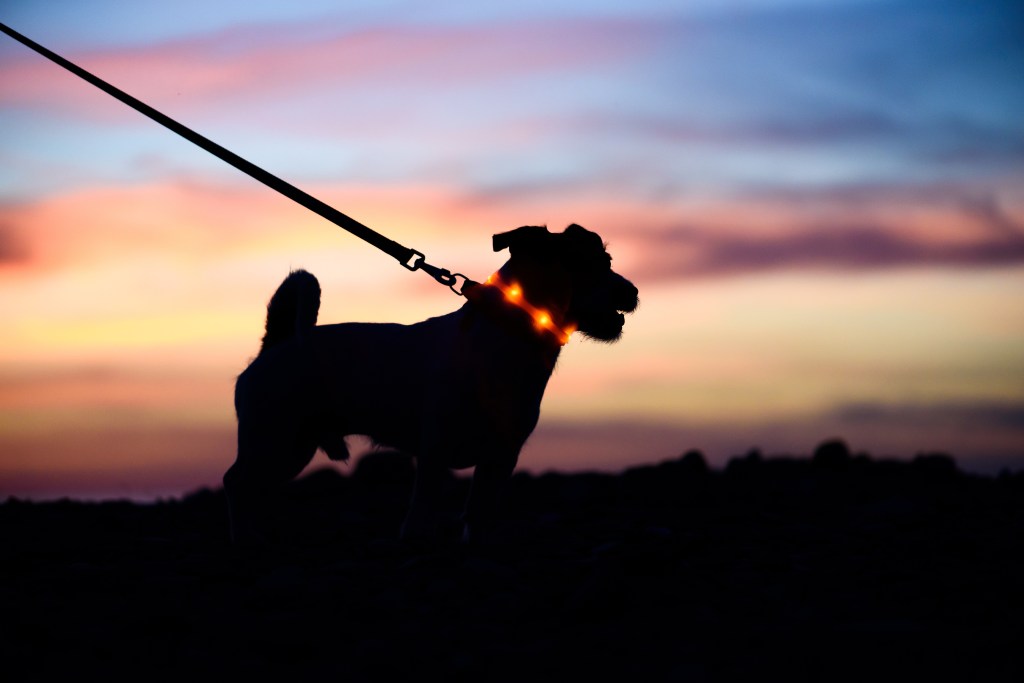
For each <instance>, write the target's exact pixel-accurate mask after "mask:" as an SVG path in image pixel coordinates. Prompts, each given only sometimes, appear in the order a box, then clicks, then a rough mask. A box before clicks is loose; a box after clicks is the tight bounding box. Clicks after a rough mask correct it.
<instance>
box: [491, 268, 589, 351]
mask: <svg viewBox="0 0 1024 683" xmlns="http://www.w3.org/2000/svg"><path fill="white" fill-rule="evenodd" d="M484 284H485V285H488V286H490V287H494V288H495V289H497V290H498V291H500V292H501V293H502V294H504V295H505V300H506V301H508V302H509V303H512V304H515V305H516V306H518V307H519V308H520V309H522V310H523V311H525V312H526V313H527V314H528V315H529V316H530V318H532V319H533V326H534V327H535V328H536V329H537V330H538V331H541V332H548V333H550V334H551V335H553V336H554V338H555V340H556V341H557V342H558V343H559V345H562V346H564V345H565V344H566V343H567V342H568V341H569V335H571V334H572V333H573V332H575V331H576V328H575V327H574V326H573V325H566V326H565V327H560V326H558V325H556V324H555V321H554V316H553V315H552V314H551V313H550V312H549V311H547V310H545V309H543V308H537V307H536V306H534V305H532V304H531V303H530V302H529V301H527V300H526V297H525V296H524V295H523V289H522V287H520V286H519V284H517V283H515V282H511V283H506V282H505V281H504V280H502V279H501V276H500V275H498V274H497V273H494V274H493V275H491V276H490V277H488V278H487V280H486V281H485V282H484Z"/></svg>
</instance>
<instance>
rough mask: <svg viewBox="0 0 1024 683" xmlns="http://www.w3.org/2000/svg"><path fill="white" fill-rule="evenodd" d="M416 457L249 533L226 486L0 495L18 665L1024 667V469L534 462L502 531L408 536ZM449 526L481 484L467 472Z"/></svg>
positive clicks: (790, 672)
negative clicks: (179, 493)
mask: <svg viewBox="0 0 1024 683" xmlns="http://www.w3.org/2000/svg"><path fill="white" fill-rule="evenodd" d="M413 474H414V472H413V465H412V463H411V462H410V461H409V460H408V459H407V458H404V457H402V456H398V455H395V454H386V453H380V454H374V455H371V456H367V457H365V458H364V459H362V460H360V461H359V463H358V464H357V467H356V468H355V469H354V471H353V473H352V474H351V476H342V475H340V474H338V473H337V472H335V471H334V470H321V471H317V472H314V473H312V474H310V475H308V476H306V477H305V478H303V479H301V480H298V481H296V482H294V483H293V484H292V485H291V487H290V488H289V489H288V491H287V492H286V494H285V496H284V500H282V501H281V503H280V507H281V515H280V524H279V526H278V528H277V533H278V534H279V536H280V537H281V538H282V539H287V540H286V541H282V542H280V543H279V544H278V545H277V546H275V547H274V548H273V549H267V550H262V551H252V550H249V551H245V550H240V549H237V548H231V547H229V546H228V545H227V531H226V521H225V504H224V500H223V495H222V493H221V492H220V491H209V490H203V491H198V492H196V493H194V494H191V495H189V496H186V497H185V498H184V499H182V500H180V501H167V502H161V503H157V504H152V505H137V504H131V503H125V502H109V503H98V504H86V503H76V502H72V501H62V502H55V503H30V502H24V501H17V500H9V501H7V502H6V503H5V504H3V505H2V506H0V533H2V550H0V553H2V557H3V562H2V568H0V577H2V581H0V604H2V605H3V606H4V608H3V612H2V617H0V643H2V644H3V645H2V647H3V649H4V651H5V652H4V660H5V670H7V671H16V670H19V669H21V670H24V671H29V672H31V673H32V674H33V678H38V679H48V678H51V677H55V676H74V677H75V678H89V677H91V676H95V675H104V674H111V675H116V674H121V675H131V676H133V677H146V678H156V679H158V680H163V679H172V678H174V679H180V678H181V677H183V676H189V677H195V676H197V675H198V676H199V677H200V678H208V677H212V676H225V675H226V676H233V677H234V676H242V677H244V676H256V675H258V676H260V677H265V676H269V675H289V676H293V677H297V678H302V677H312V676H314V675H315V676H317V677H321V676H324V675H327V676H336V677H339V678H340V679H341V680H346V681H353V680H354V681H361V680H405V679H409V678H412V677H421V676H426V675H428V674H431V675H433V676H444V680H474V681H476V680H501V681H505V680H507V681H513V680H514V681H523V680H538V679H539V680H581V679H584V678H589V679H593V680H609V679H612V678H619V677H629V678H628V680H636V681H648V680H680V681H689V680H695V681H703V680H721V679H723V678H728V679H735V680H750V681H754V680H757V681H763V680H787V681H793V680H822V681H835V680H851V681H852V680H858V681H860V680H866V679H867V680H894V679H900V680H925V679H927V678H929V677H930V678H931V679H933V680H934V679H935V678H941V679H954V678H955V679H959V680H963V681H980V680H986V681H991V680H1006V681H1010V680H1024V678H1022V675H1024V668H1022V666H1021V664H1020V661H1021V657H1020V653H1019V651H1020V644H1021V642H1022V635H1024V629H1022V621H1021V615H1022V614H1024V589H1022V585H1021V581H1022V579H1021V577H1022V575H1024V574H1022V570H1024V562H1022V559H1024V475H1022V474H1016V475H1003V476H1000V477H997V478H985V477H978V476H971V475H967V474H964V473H963V472H961V471H960V470H959V469H958V468H957V466H956V463H955V461H954V460H953V459H952V458H949V457H948V456H944V455H941V454H936V455H925V456H921V457H918V458H917V459H915V460H913V461H910V462H898V461H879V460H872V459H870V458H868V457H867V456H864V455H854V454H851V453H850V452H849V450H848V449H847V448H846V446H845V445H844V444H842V442H829V443H825V444H822V445H821V446H820V447H819V448H818V449H817V451H816V452H815V453H814V455H813V457H810V458H803V459H798V458H765V457H763V456H761V455H760V454H759V453H757V452H751V453H749V454H747V455H746V456H743V457H739V458H735V459H733V460H732V461H730V462H729V463H728V465H727V466H726V467H725V468H724V469H723V470H721V471H716V470H713V469H711V468H709V467H708V466H707V464H706V462H705V460H704V458H703V457H702V456H701V455H700V453H698V452H695V451H691V452H689V453H686V454H685V455H684V456H682V457H681V458H679V459H676V460H671V461H667V462H663V463H660V464H657V465H651V466H645V467H638V468H633V469H630V470H628V471H626V472H624V473H623V474H621V475H618V476H613V475H606V474H545V475H541V476H530V475H527V474H517V475H516V476H515V477H514V479H513V482H512V487H511V491H510V493H509V498H508V500H507V504H506V515H505V523H504V525H503V527H502V528H501V529H499V530H498V531H497V532H496V534H495V535H494V537H493V538H491V539H490V541H488V542H486V543H485V544H482V545H475V546H470V547H466V546H463V545H460V544H458V543H457V542H455V541H454V540H450V541H447V542H443V543H440V544H437V545H435V546H432V547H424V546H419V547H413V546H407V545H403V544H401V543H399V542H398V541H397V540H396V538H397V534H398V528H399V524H400V523H401V520H402V516H403V514H404V511H405V506H406V502H407V500H408V496H409V491H410V487H411V484H412V478H413ZM449 488H450V490H449V494H450V495H449V500H448V504H449V510H450V512H451V516H452V523H451V529H450V530H449V531H450V536H451V537H452V539H454V536H455V535H456V533H457V524H456V523H455V516H456V515H457V513H458V510H459V507H460V505H461V501H462V499H463V497H464V495H465V493H466V490H467V488H468V481H466V480H464V479H457V478H452V480H451V481H450V487H449Z"/></svg>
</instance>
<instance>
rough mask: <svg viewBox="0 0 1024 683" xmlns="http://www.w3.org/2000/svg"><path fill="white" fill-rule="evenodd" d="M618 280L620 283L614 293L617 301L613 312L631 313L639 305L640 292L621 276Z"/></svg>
mask: <svg viewBox="0 0 1024 683" xmlns="http://www.w3.org/2000/svg"><path fill="white" fill-rule="evenodd" d="M619 278H620V279H621V282H620V283H619V286H618V287H617V288H616V292H615V294H616V300H617V301H616V306H615V310H617V311H622V312H623V313H632V312H633V311H635V310H636V307H637V306H638V305H640V290H638V289H637V288H636V285H634V284H633V283H632V282H630V281H629V280H627V279H626V278H624V277H622V276H621V275H620V276H619Z"/></svg>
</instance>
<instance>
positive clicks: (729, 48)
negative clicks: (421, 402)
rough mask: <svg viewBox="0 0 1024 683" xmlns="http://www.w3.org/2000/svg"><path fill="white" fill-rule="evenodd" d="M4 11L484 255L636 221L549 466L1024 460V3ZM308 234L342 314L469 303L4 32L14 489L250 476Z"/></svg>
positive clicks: (145, 94)
mask: <svg viewBox="0 0 1024 683" xmlns="http://www.w3.org/2000/svg"><path fill="white" fill-rule="evenodd" d="M0 21H2V22H3V23H5V24H8V25H9V26H11V27H12V28H14V29H16V30H18V31H20V32H22V33H24V34H26V35H27V36H29V37H30V38H32V39H34V40H36V41H38V42H40V43H42V44H43V45H45V46H47V47H49V48H50V49H52V50H54V51H56V52H58V53H60V54H62V55H63V56H65V57H67V58H69V59H71V60H72V61H74V62H76V63H78V64H79V65H81V66H82V67H84V68H86V69H88V70H90V71H92V72H93V73H95V74H96V75H98V76H100V77H101V78H104V79H106V80H108V81H110V82H111V83H113V84H114V85H116V86H117V87H120V88H121V89H123V90H125V91H127V92H129V93H131V94H132V95H134V96H136V97H138V98H139V99H142V100H143V101H145V102H147V103H148V104H150V105H152V106H154V107H155V108H157V109H158V110H161V111H163V112H164V113H165V114H167V115H169V116H171V117H173V118H175V119H177V120H179V121H181V122H182V123H184V124H185V125H187V126H190V127H192V128H194V129H195V130H197V131H199V132H200V133H202V134H204V135H206V136H208V137H210V138H211V139H213V140H215V141H216V142H218V143H220V144H222V145H224V146H225V147H227V148H228V149H231V150H232V151H234V152H236V153H238V154H240V155H241V156H243V157H245V158H247V159H249V160H250V161H252V162H254V163H256V164H258V165H260V166H262V167H264V168H266V169H267V170H269V171H271V172H272V173H275V174H277V175H279V176H281V177H282V178H284V179H286V180H288V181H289V182H291V183H293V184H296V185H298V186H299V187H301V188H303V189H304V190H306V191H307V192H309V193H311V194H313V195H314V196H316V197H318V198H320V199H322V200H323V201H325V202H327V203H329V204H331V205H332V206H335V207H337V208H338V209H340V210H341V211H343V212H345V213H346V214H348V215H350V216H352V217H353V218H355V219H356V220H359V221H361V222H363V223H365V224H367V225H369V226H371V227H373V228H374V229H376V230H378V231H380V232H382V233H384V234H386V235H388V236H389V237H390V238H392V239H394V240H396V241H398V242H400V243H402V244H405V245H407V246H410V247H413V248H416V249H418V250H419V251H421V252H423V253H425V254H426V255H427V259H428V260H429V261H430V262H431V263H434V264H437V265H441V266H444V267H448V268H450V269H452V270H456V271H461V272H464V273H466V274H467V275H469V276H470V277H474V278H476V279H482V278H484V277H486V276H487V275H488V274H489V273H491V272H493V271H494V270H496V269H497V268H498V267H499V266H500V265H501V264H502V262H503V256H502V255H501V254H495V253H493V252H492V251H491V249H490V236H491V235H492V234H494V233H497V232H502V231H504V230H508V229H511V228H514V227H517V226H519V225H528V224H545V225H548V226H549V227H550V228H551V229H552V230H561V229H563V228H564V227H565V226H566V225H568V224H570V223H573V222H576V223H580V224H582V225H584V226H586V227H588V228H590V229H591V230H594V231H596V232H598V233H600V234H601V235H602V237H603V238H604V239H605V240H606V241H607V242H608V243H609V251H610V252H611V253H612V255H613V256H614V259H615V267H616V270H617V271H618V272H620V273H622V274H623V275H625V276H626V277H628V278H630V279H631V280H632V281H633V282H634V283H635V284H636V285H637V286H638V287H639V290H640V298H641V305H640V308H639V309H638V311H637V312H636V313H635V314H633V315H631V316H629V318H628V320H627V323H626V328H625V334H624V336H623V338H622V340H621V341H620V342H618V343H617V344H615V345H604V344H596V343H592V342H587V341H586V340H584V339H582V338H579V337H574V338H573V339H572V340H571V341H570V342H569V344H568V345H567V346H566V348H565V350H564V351H563V354H562V357H561V359H560V361H559V365H558V367H557V369H556V372H555V375H554V377H553V378H552V381H551V383H550V384H549V387H548V391H547V394H546V395H545V398H544V403H543V406H542V415H541V421H540V425H539V426H538V428H537V430H536V432H535V433H534V435H533V437H532V438H531V439H530V441H529V443H528V444H527V446H526V448H525V449H524V451H523V453H522V457H521V459H520V466H521V467H522V468H523V469H526V470H529V471H533V472H543V471H547V470H561V471H581V470H600V471H608V472H614V471H619V470H621V469H623V468H625V467H629V466H633V465H637V464H643V463H653V462H658V461H661V460H665V459H669V458H674V457H677V456H678V455H680V454H681V453H683V452H684V451H686V450H689V449H693V448H696V449H700V450H702V451H703V452H704V453H705V455H706V456H707V458H708V460H709V461H710V462H711V463H712V464H713V465H716V466H720V465H722V464H724V463H725V462H726V461H727V459H728V458H729V457H732V456H735V455H738V454H743V453H746V452H747V451H749V450H750V449H752V448H758V449H760V450H761V451H762V452H763V453H764V454H766V455H773V454H782V453H792V454H807V453H810V452H811V451H812V450H813V448H814V447H815V445H816V444H817V443H819V442H820V441H822V440H824V439H826V438H831V437H841V438H844V439H846V441H847V442H848V443H849V444H850V446H851V448H852V449H853V450H854V451H856V452H860V451H864V452H870V453H872V454H873V455H876V456H891V457H898V458H911V457H914V456H915V455H916V454H918V453H922V452H946V453H951V454H952V455H954V456H955V457H956V458H957V460H958V462H959V463H960V465H961V467H962V468H963V469H965V470H968V471H975V472H981V473H995V472H998V471H1000V470H1001V469H1003V468H1010V469H1015V470H1016V469H1024V117H1022V116H1021V115H1020V113H1021V112H1022V111H1024V79H1022V78H1021V77H1020V74H1022V73H1024V39H1022V38H1024V8H1022V7H1021V5H1020V4H1019V3H1017V2H1012V1H1007V2H996V1H991V0H980V1H978V2H962V1H959V0H958V1H946V0H926V1H918V0H890V1H887V0H834V1H830V2H825V1H821V0H778V1H772V0H716V1H714V2H712V1H711V0H694V1H692V2H686V1H685V0H683V1H681V0H676V1H675V2H656V1H654V0H632V1H630V2H610V1H603V2H601V1H599V2H562V1H559V0H545V1H544V2H536V1H533V0H517V1H516V2H489V3H480V2H469V1H466V2H429V1H424V0H417V1H415V2H412V1H403V0H393V1H387V0H385V1H381V0H377V1H374V2H362V1H359V0H356V1H349V2H344V3H337V2H328V1H327V0H295V1H292V2H287V3H284V2H280V3H269V2H254V1H252V0H248V1H246V2H234V1H229V2H217V3H211V2H208V1H204V2H199V1H198V0H179V2H176V3H164V2H152V1H149V0H140V1H139V2H133V3H124V2H120V1H114V0H74V1H72V0H55V1H54V2H48V3H38V2H30V1H28V0H5V2H3V3H2V4H0ZM294 268H305V269H307V270H309V271H311V272H313V273H314V274H315V275H317V277H318V278H319V279H320V281H321V285H322V287H323V291H324V293H323V305H322V307H321V314H320V319H321V322H343V321H355V320H358V321H397V322H403V323H412V322H415V321H418V320H422V319H424V318H427V317H430V316H435V315H441V314H444V313H446V312H449V311H451V310H454V309H455V308H457V307H458V306H459V305H460V304H461V300H459V299H457V298H456V297H455V296H454V295H453V294H451V292H449V291H447V290H446V289H444V288H442V287H439V286H437V285H436V284H434V283H432V282H431V281H430V280H429V279H428V278H426V277H425V276H423V275H421V274H418V273H416V274H410V273H408V272H407V271H405V270H403V269H402V268H400V267H399V266H398V265H397V264H396V263H395V261H394V260H393V259H391V258H390V257H388V256H385V255H383V254H381V253H378V252H375V251H374V250H373V249H372V248H371V247H369V246H367V245H366V244H364V243H362V242H360V241H359V240H358V239H356V238H354V237H353V236H351V235H349V234H347V233H344V232H343V231H341V230H340V229H338V228H337V227H335V226H333V225H332V224H330V223H327V222H326V221H324V220H323V219H321V218H319V217H317V216H316V215H314V214H312V213H310V212H309V211H307V210H305V209H303V208H301V207H300V206H298V205H297V204H294V203H292V202H291V201H289V200H287V199H285V198H284V197H282V196H280V195H278V194H276V193H274V192H273V191H271V190H269V189H267V188H265V187H264V186H262V185H260V184H258V183H256V182H255V181H253V180H251V179H250V178H248V177H247V176H244V175H242V174H241V173H239V172H238V171H236V170H235V169H233V168H231V167H229V166H227V165H226V164H224V163H223V162H221V161H219V160H217V159H216V158H214V157H212V156H211V155H209V154H207V153H206V152H203V151H202V150H200V149H199V148H197V147H195V146H193V145H192V144H191V143H188V142H186V141H185V140H183V139H181V138H179V137H178V136H176V135H174V134H173V133H171V132H169V131H167V130H165V129H163V128H161V127H160V126H158V125H157V124H155V123H153V122H152V121H150V120H149V119H146V118H145V117H143V116H141V115H139V114H138V113H136V112H134V111H132V110H130V109H129V108H127V107H126V106H124V105H123V104H121V103H119V102H117V101H116V100H114V99H113V98H111V97H109V96H108V95H106V94H104V93H102V92H101V91H99V90H97V89H96V88H94V87H93V86H91V85H88V84H87V83H85V82H84V81H81V80H79V79H78V78H77V77H75V76H73V75H71V74H69V73H67V72H65V71H64V70H62V69H60V68H59V67H57V66H56V65H54V64H53V63H51V62H49V61H47V60H45V59H43V58H42V57H40V56H39V55H37V54H35V53H34V52H32V51H30V50H28V49H27V48H25V47H24V46H22V45H20V44H18V43H16V42H15V41H13V40H11V39H9V38H8V37H7V36H0V496H3V497H6V496H10V495H15V496H19V497H27V498H34V499H49V498H56V497H61V496H75V497H82V498H94V499H96V498H110V497H117V498H123V497H128V498H133V499H138V500H145V499H153V498H156V497H168V496H177V495H181V494H183V493H186V492H188V491H191V490H194V489H197V488H199V487H202V486H215V485H217V484H218V483H219V481H220V477H221V475H222V473H223V471H224V470H225V469H226V468H227V467H228V466H229V465H230V464H231V462H232V461H233V459H234V447H235V444H234V440H235V434H234V428H235V423H234V416H233V413H232V390H233V382H234V378H235V377H236V376H237V374H238V373H239V372H241V370H243V369H244V368H245V366H246V364H247V363H248V361H249V360H250V359H251V358H252V357H253V356H254V355H255V353H256V351H257V347H258V342H259V338H260V336H261V333H262V326H263V318H264V315H265V306H266V301H267V299H268V298H269V296H270V294H271V293H272V292H273V290H274V289H275V288H276V286H277V284H278V283H279V282H280V281H281V279H283V277H284V276H285V275H286V274H287V273H288V272H289V270H290V269H294ZM362 448H363V449H364V450H365V444H363V446H362ZM325 463H326V459H325V458H323V456H322V455H321V456H318V457H317V459H315V460H314V466H322V465H324V464H325Z"/></svg>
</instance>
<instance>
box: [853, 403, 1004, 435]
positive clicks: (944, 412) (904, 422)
mask: <svg viewBox="0 0 1024 683" xmlns="http://www.w3.org/2000/svg"><path fill="white" fill-rule="evenodd" d="M834 415H835V417H836V419H838V420H840V421H842V422H846V423H849V424H851V425H856V426H861V425H899V426H901V427H905V428H906V427H910V428H928V427H931V426H934V425H943V426H944V427H946V428H949V427H951V426H952V427H956V428H970V429H976V430H984V429H999V430H1003V431H1013V432H1018V433H1022V432H1024V403H1022V402H1019V401H1018V402H1012V401H981V402H977V403H966V402H964V403H941V404H938V405H929V404H913V403H911V404H891V403H877V402H862V403H851V404H848V405H844V406H840V407H838V408H836V409H835V412H834Z"/></svg>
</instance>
